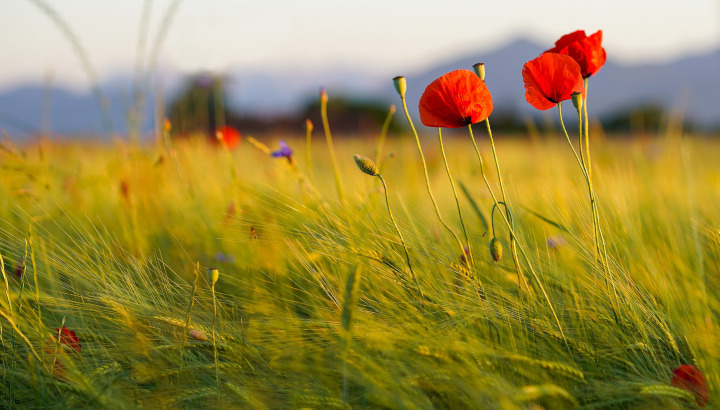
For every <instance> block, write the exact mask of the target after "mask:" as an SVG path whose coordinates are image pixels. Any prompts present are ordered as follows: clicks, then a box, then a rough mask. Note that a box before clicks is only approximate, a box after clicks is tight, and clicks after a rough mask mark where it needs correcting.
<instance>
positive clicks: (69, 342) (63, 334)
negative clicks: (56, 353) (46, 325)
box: [55, 326, 80, 353]
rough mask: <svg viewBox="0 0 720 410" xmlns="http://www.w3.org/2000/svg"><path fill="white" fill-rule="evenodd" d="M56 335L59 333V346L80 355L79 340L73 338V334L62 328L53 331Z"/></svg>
mask: <svg viewBox="0 0 720 410" xmlns="http://www.w3.org/2000/svg"><path fill="white" fill-rule="evenodd" d="M58 333H60V344H63V345H65V346H67V347H69V348H71V349H73V350H75V351H76V352H78V353H80V339H78V337H77V336H75V332H73V331H72V330H70V329H68V328H66V327H65V326H63V327H62V329H55V334H56V335H57V334H58Z"/></svg>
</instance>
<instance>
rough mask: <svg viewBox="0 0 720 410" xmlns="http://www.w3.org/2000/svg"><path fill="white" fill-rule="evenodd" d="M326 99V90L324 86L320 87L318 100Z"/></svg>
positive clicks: (324, 101) (323, 100) (325, 100)
mask: <svg viewBox="0 0 720 410" xmlns="http://www.w3.org/2000/svg"><path fill="white" fill-rule="evenodd" d="M327 101H328V95H327V91H325V87H322V88H320V102H322V103H327Z"/></svg>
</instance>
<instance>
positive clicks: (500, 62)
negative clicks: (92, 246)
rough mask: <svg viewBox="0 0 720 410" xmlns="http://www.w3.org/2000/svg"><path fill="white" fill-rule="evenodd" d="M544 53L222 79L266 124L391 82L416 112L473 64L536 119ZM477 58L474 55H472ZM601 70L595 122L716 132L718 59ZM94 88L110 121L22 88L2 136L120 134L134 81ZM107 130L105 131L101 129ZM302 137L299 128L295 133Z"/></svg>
mask: <svg viewBox="0 0 720 410" xmlns="http://www.w3.org/2000/svg"><path fill="white" fill-rule="evenodd" d="M548 47H549V45H540V44H537V43H534V42H532V41H529V40H526V39H518V40H515V41H512V42H509V43H507V44H505V45H504V46H501V47H498V48H495V49H493V50H487V51H478V52H476V53H468V54H467V55H464V56H459V57H457V58H456V59H449V61H448V62H447V63H439V64H437V65H434V66H430V67H426V68H424V69H419V70H417V71H413V70H408V72H406V73H378V72H374V73H366V72H363V71H361V70H358V69H357V68H348V67H334V68H328V69H324V70H318V71H311V70H299V69H293V68H292V67H290V68H287V67H286V68H282V69H277V70H263V71H259V70H258V71H235V72H230V73H225V79H226V84H227V89H226V93H227V94H226V100H227V103H228V107H229V109H232V110H233V111H234V112H236V113H238V114H239V115H240V116H248V117H250V116H254V117H262V118H265V119H272V118H273V117H280V116H284V117H285V118H287V116H290V115H292V114H293V113H297V112H299V111H300V110H301V109H302V108H303V107H306V106H307V104H308V102H309V101H312V100H316V99H317V98H318V90H319V88H320V87H321V86H322V87H325V88H326V89H327V91H328V94H329V95H330V98H331V100H330V101H331V104H332V98H333V96H344V97H346V98H355V99H372V100H380V101H386V102H387V103H388V104H390V103H399V98H398V96H397V95H396V93H395V90H394V88H393V85H392V81H391V79H392V77H394V76H396V75H398V74H403V75H405V76H406V77H407V80H408V93H407V99H408V105H409V109H410V111H411V113H413V112H414V113H416V112H417V108H416V107H417V102H418V100H419V98H420V95H421V94H422V91H423V90H424V88H425V86H427V84H429V83H430V82H431V81H432V80H434V79H435V78H437V77H438V76H440V75H442V74H444V73H446V72H449V71H452V70H456V69H459V68H466V69H471V67H472V65H473V64H474V63H477V62H484V63H485V65H486V71H487V78H486V83H487V85H488V88H489V89H490V92H491V93H492V96H493V102H494V106H495V110H496V111H497V110H505V111H509V112H516V113H518V114H519V115H535V116H537V115H539V113H538V112H537V111H536V110H534V109H533V108H532V107H530V105H529V104H527V103H526V102H525V98H524V87H523V82H522V76H521V71H522V66H523V64H524V63H525V62H527V61H528V60H530V59H532V58H535V57H536V56H537V55H539V54H540V53H541V52H542V51H543V50H545V49H546V48H548ZM479 49H481V48H479ZM607 51H608V55H609V56H610V57H609V58H608V61H607V63H606V64H605V66H604V67H603V68H602V69H601V70H600V71H599V72H598V73H597V74H596V75H595V76H594V77H592V78H591V79H590V83H589V86H588V93H589V105H588V107H589V109H590V112H591V113H592V114H591V115H592V116H593V117H600V118H602V117H603V116H608V115H612V114H615V113H618V112H622V111H623V110H627V109H629V108H631V107H635V106H638V105H643V104H655V105H658V106H660V107H662V108H663V109H665V110H667V111H673V112H679V113H682V114H683V115H684V116H685V119H686V120H687V121H689V122H692V123H693V124H695V125H697V126H699V127H701V128H706V129H711V128H713V129H717V128H718V127H720V49H717V50H714V51H711V52H706V53H700V54H689V55H685V56H681V57H679V58H676V59H673V60H671V61H665V62H653V63H644V64H620V63H618V62H615V61H614V60H613V58H612V50H607ZM184 78H185V76H183V75H182V74H181V73H177V72H173V71H165V72H164V74H162V79H163V83H164V88H165V100H166V101H167V102H170V101H172V99H173V96H174V95H177V93H178V92H179V90H180V89H181V88H182V85H183V82H184ZM101 88H102V90H103V92H104V94H105V96H106V99H107V101H106V104H107V107H108V112H109V121H108V120H103V114H102V111H101V109H100V108H99V105H98V103H97V100H96V99H95V98H94V96H93V94H92V92H91V90H88V91H86V92H77V91H70V89H69V88H65V87H63V86H62V85H61V84H55V85H52V86H50V87H46V86H43V84H24V85H17V86H14V87H11V88H6V89H2V90H0V128H3V129H5V130H6V131H8V132H9V133H10V134H11V135H28V134H36V133H38V132H40V131H42V130H43V128H49V130H50V131H51V132H52V133H55V134H65V135H75V134H79V135H82V134H85V135H96V134H98V133H103V132H104V131H106V130H107V129H108V128H109V127H110V126H111V127H112V130H113V131H115V132H121V133H124V132H127V129H128V126H127V124H128V113H129V112H130V108H131V107H132V106H133V103H134V99H133V95H132V76H131V75H130V74H122V75H117V76H114V77H112V78H108V79H105V80H104V81H103V83H102V84H101ZM145 100H146V101H145V104H144V108H143V111H144V122H143V125H142V129H143V131H145V132H147V131H150V130H151V129H152V125H153V124H154V119H153V118H154V96H153V95H152V93H148V94H147V97H146V99H145ZM108 123H111V125H104V124H108ZM298 129H299V130H301V125H298Z"/></svg>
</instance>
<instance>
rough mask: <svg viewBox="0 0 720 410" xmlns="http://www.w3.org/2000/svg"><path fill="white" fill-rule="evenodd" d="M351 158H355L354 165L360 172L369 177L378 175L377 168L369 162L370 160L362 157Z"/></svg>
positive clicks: (354, 156)
mask: <svg viewBox="0 0 720 410" xmlns="http://www.w3.org/2000/svg"><path fill="white" fill-rule="evenodd" d="M353 158H355V163H356V164H357V166H358V168H360V171H362V172H364V173H366V174H368V175H370V176H373V177H374V176H376V175H377V174H378V172H379V171H378V167H377V165H375V163H374V162H372V161H371V160H370V158H367V157H363V156H362V155H357V154H355V155H353Z"/></svg>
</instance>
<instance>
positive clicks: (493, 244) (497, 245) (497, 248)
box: [490, 238, 503, 262]
mask: <svg viewBox="0 0 720 410" xmlns="http://www.w3.org/2000/svg"><path fill="white" fill-rule="evenodd" d="M502 253H503V248H502V243H501V242H500V240H499V239H498V238H492V239H491V240H490V256H492V258H493V260H494V261H495V262H500V259H501V258H502Z"/></svg>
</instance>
